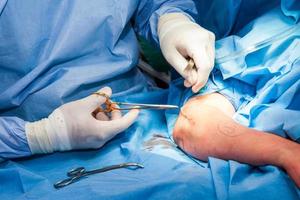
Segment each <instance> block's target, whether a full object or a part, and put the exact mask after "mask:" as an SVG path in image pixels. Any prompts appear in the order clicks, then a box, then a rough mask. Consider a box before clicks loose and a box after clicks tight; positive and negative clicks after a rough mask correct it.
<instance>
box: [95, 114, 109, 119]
mask: <svg viewBox="0 0 300 200" xmlns="http://www.w3.org/2000/svg"><path fill="white" fill-rule="evenodd" d="M96 119H98V120H100V121H109V117H108V116H107V115H106V114H105V113H103V112H98V113H97V115H96Z"/></svg>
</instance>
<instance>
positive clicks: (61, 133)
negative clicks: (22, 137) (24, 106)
mask: <svg viewBox="0 0 300 200" xmlns="http://www.w3.org/2000/svg"><path fill="white" fill-rule="evenodd" d="M25 132H26V136H27V141H28V145H29V148H30V150H31V152H32V153H33V154H40V153H52V152H54V151H66V150H70V149H71V144H70V139H69V136H68V131H67V126H66V123H65V119H64V116H63V113H62V112H61V111H60V109H56V110H54V111H53V113H51V115H49V117H48V118H45V119H42V120H39V121H36V122H28V123H27V124H26V125H25Z"/></svg>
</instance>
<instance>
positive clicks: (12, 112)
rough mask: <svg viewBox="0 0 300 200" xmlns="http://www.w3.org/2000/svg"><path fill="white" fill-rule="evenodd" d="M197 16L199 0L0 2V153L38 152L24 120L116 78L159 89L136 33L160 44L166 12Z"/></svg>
mask: <svg viewBox="0 0 300 200" xmlns="http://www.w3.org/2000/svg"><path fill="white" fill-rule="evenodd" d="M169 12H182V13H185V14H187V15H188V16H191V17H192V16H195V15H196V10H195V5H194V3H193V2H192V1H191V0H179V1H172V0H156V1H148V0H125V1H116V0H111V1H106V0H89V1H81V0H78V1H77V0H75V1H73V0H72V1H71V0H70V1H60V0H54V1H53V0H51V1H50V0H45V1H38V0H28V1H18V0H11V1H6V0H2V1H0V80H1V84H0V158H1V157H2V158H14V157H19V156H27V155H30V154H31V152H30V149H29V147H28V144H27V141H26V136H25V133H24V125H25V122H26V121H35V120H39V119H41V118H43V117H47V116H48V115H49V114H50V113H51V111H52V110H54V109H55V108H56V107H58V106H60V105H62V104H64V103H66V102H69V101H72V100H75V99H79V98H82V97H84V96H87V95H89V94H91V93H92V92H94V91H97V90H98V89H99V88H101V87H103V86H105V85H108V86H110V87H111V88H112V89H113V93H114V97H118V96H124V95H128V94H132V93H137V92H142V91H147V90H149V89H151V88H152V87H151V85H152V84H151V81H150V80H149V79H147V78H146V77H145V76H144V75H143V74H142V73H141V72H140V71H139V70H138V69H137V68H136V67H135V66H136V64H137V62H138V55H139V53H138V52H139V49H138V43H137V39H136V33H137V34H139V35H141V36H143V37H145V38H146V39H148V40H151V41H152V42H154V43H157V40H158V38H157V33H156V27H157V21H158V18H159V16H160V15H162V14H165V13H169Z"/></svg>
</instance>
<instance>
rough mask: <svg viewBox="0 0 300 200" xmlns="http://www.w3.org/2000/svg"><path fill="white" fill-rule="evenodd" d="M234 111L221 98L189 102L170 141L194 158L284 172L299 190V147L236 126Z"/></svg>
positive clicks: (216, 95)
mask: <svg viewBox="0 0 300 200" xmlns="http://www.w3.org/2000/svg"><path fill="white" fill-rule="evenodd" d="M233 114H234V108H233V106H232V105H231V104H230V102H229V101H228V100H227V99H226V98H225V97H223V96H222V95H220V94H217V93H214V94H210V95H205V96H201V97H196V98H194V99H192V100H190V101H189V102H188V103H187V104H186V105H185V106H184V107H183V108H182V110H181V114H180V116H179V117H178V120H177V122H176V125H175V128H174V133H173V137H174V140H175V141H176V142H177V143H178V145H179V146H180V147H181V148H182V149H184V150H185V151H187V152H188V153H190V154H191V155H193V156H194V157H196V158H198V159H201V160H207V159H208V157H210V156H212V157H217V158H220V159H225V160H236V161H239V162H243V163H248V164H252V165H268V164H272V165H276V166H279V167H282V168H284V169H285V170H286V171H287V173H288V174H289V175H290V176H291V178H292V179H293V180H294V181H295V183H296V184H297V186H298V187H300V159H299V158H298V156H296V155H299V153H300V145H299V144H297V143H295V142H292V141H290V140H287V139H284V138H282V137H279V136H277V135H274V134H271V133H266V132H262V131H258V130H255V129H251V128H248V127H245V126H242V125H240V124H238V123H236V122H235V121H234V120H233V119H232V115H233Z"/></svg>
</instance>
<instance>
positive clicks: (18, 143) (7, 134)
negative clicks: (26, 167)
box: [0, 117, 31, 159]
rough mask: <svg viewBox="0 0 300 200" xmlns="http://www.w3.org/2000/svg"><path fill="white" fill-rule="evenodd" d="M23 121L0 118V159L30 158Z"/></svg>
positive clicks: (14, 118)
mask: <svg viewBox="0 0 300 200" xmlns="http://www.w3.org/2000/svg"><path fill="white" fill-rule="evenodd" d="M30 155H31V151H30V149H29V146H28V143H27V139H26V134H25V121H23V120H22V119H19V118H17V117H0V158H3V159H10V158H17V157H24V156H30Z"/></svg>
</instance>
